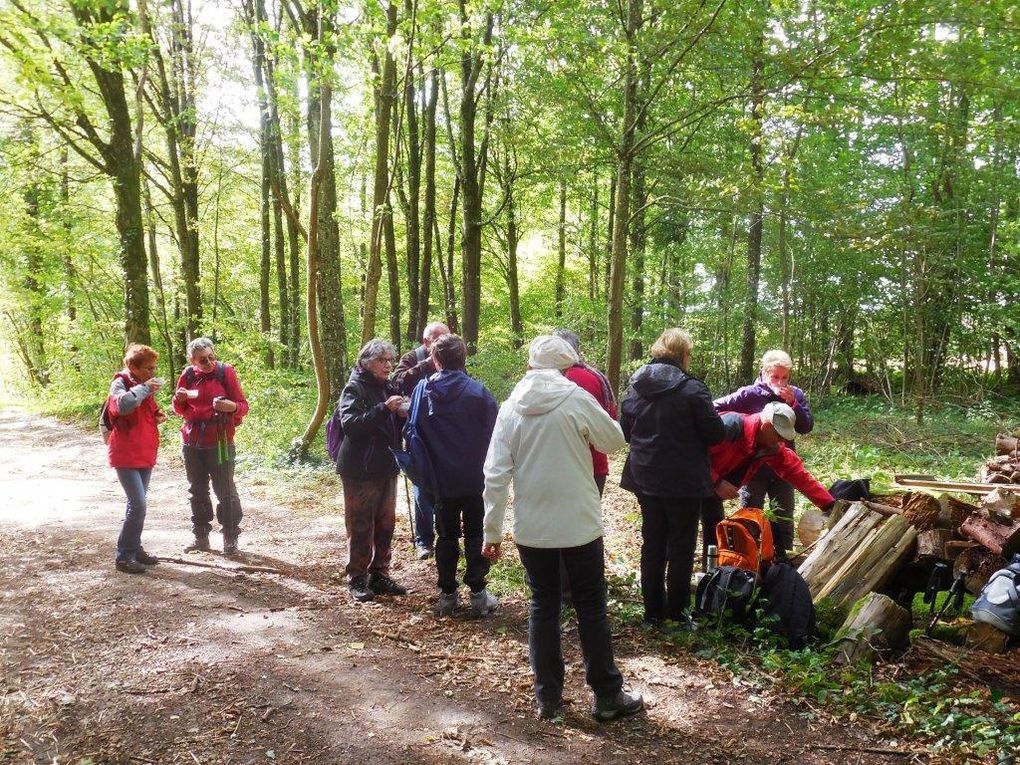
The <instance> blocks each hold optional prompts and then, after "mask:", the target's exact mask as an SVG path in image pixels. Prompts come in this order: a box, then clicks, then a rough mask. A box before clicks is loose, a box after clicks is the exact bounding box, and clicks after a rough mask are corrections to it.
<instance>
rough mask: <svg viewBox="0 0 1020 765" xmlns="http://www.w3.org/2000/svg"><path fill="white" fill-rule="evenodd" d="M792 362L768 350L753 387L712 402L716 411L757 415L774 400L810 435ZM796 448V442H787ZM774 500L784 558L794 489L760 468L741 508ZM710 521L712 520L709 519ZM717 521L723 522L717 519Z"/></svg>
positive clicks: (778, 543)
mask: <svg viewBox="0 0 1020 765" xmlns="http://www.w3.org/2000/svg"><path fill="white" fill-rule="evenodd" d="M792 369H793V359H791V358H790V356H789V354H787V353H786V352H785V351H778V350H777V351H768V352H767V353H766V354H765V355H764V356H762V359H761V377H759V378H758V379H757V380H755V381H754V382H753V383H751V384H750V385H745V386H744V387H743V388H738V389H737V390H735V391H734V392H733V393H730V394H729V395H728V396H723V397H722V398H717V399H716V400H715V401H713V402H712V403H713V404H714V406H715V409H716V411H717V412H739V413H740V414H758V413H759V412H761V410H762V409H764V408H765V405H766V404H770V403H772V402H773V401H776V402H779V403H783V404H787V405H788V406H789V407H791V408H792V409H793V413H794V415H795V417H796V419H795V421H794V430H796V431H797V432H798V433H800V434H801V435H807V434H808V433H810V432H811V429H812V428H813V427H814V426H815V421H814V419H813V418H812V417H811V409H810V407H808V402H807V397H806V396H805V395H804V391H802V390H801V389H800V388H798V387H797V386H795V385H790V371H791V370H792ZM788 445H789V446H790V448H791V449H792V448H793V442H792V441H790V442H789V443H788ZM766 497H768V498H769V500H770V501H771V506H772V507H771V510H772V515H773V516H774V520H772V538H773V541H774V543H775V546H776V556H777V557H779V558H783V557H785V556H786V553H787V552H788V551H789V550H790V548H791V547H793V510H794V490H793V486H791V485H790V484H789V483H787V482H786V481H784V480H783V479H781V478H780V477H779V476H777V475H776V474H775V472H774V471H773V470H772V469H771V468H769V467H763V468H761V469H760V470H759V471H758V472H757V473H756V474H755V476H754V478H753V479H752V480H751V482H750V483H748V484H747V485H746V486H743V487H741V489H740V505H741V507H760V508H763V509H764V507H765V498H766ZM707 520H708V521H710V520H712V519H707ZM715 520H717V521H718V520H721V518H717V519H715Z"/></svg>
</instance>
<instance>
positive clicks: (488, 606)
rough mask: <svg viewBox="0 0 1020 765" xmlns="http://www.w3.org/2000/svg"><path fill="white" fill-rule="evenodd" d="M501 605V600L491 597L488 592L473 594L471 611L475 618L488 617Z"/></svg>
mask: <svg viewBox="0 0 1020 765" xmlns="http://www.w3.org/2000/svg"><path fill="white" fill-rule="evenodd" d="M498 605H499V598H497V597H496V596H495V595H490V594H489V591H488V590H482V591H481V592H472V593H471V610H472V611H473V612H474V615H475V616H488V615H489V614H491V613H492V612H493V611H495V610H496V606H498Z"/></svg>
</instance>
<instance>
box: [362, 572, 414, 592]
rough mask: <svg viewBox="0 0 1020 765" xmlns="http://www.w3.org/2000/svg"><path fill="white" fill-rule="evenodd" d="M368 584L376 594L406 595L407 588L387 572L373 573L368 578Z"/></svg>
mask: <svg viewBox="0 0 1020 765" xmlns="http://www.w3.org/2000/svg"><path fill="white" fill-rule="evenodd" d="M368 586H369V587H371V588H372V592H374V593H375V594H376V595H406V594H407V588H406V587H402V586H400V585H399V584H397V583H396V582H394V581H393V580H392V579H390V578H389V577H388V576H386V575H385V574H372V576H370V577H369V578H368Z"/></svg>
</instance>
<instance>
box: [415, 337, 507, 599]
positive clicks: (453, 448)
mask: <svg viewBox="0 0 1020 765" xmlns="http://www.w3.org/2000/svg"><path fill="white" fill-rule="evenodd" d="M429 350H430V355H431V357H432V360H433V362H434V363H435V365H436V369H437V370H438V371H437V372H436V373H435V374H433V375H432V376H431V377H429V378H428V379H426V380H422V381H421V382H420V383H418V386H419V388H422V387H423V390H422V391H421V394H422V399H421V403H420V404H419V406H418V418H417V420H416V425H417V427H418V432H419V433H420V434H421V438H422V440H423V441H424V442H425V445H426V447H427V448H428V453H429V459H430V461H431V463H432V470H433V473H434V478H435V489H436V494H437V495H438V501H437V502H436V528H437V531H438V532H439V540H438V542H437V543H436V569H437V571H438V574H439V589H440V594H439V605H438V607H437V609H436V610H437V613H438V614H439V615H440V616H450V615H452V614H453V613H454V611H456V610H457V606H458V604H459V597H458V595H457V560H458V558H459V557H460V547H459V539H460V536H461V524H462V523H463V536H464V558H465V562H466V564H467V567H466V570H465V572H464V583H465V584H466V585H468V587H470V588H471V610H472V611H473V612H474V613H475V615H476V616H485V615H486V614H488V613H490V612H491V611H492V610H493V609H494V608H495V607H496V605H497V604H498V601H497V600H496V598H495V597H493V596H492V595H490V594H489V592H488V591H487V590H486V589H485V577H486V575H487V574H488V573H489V561H488V560H486V559H485V558H484V557H482V518H483V517H484V515H485V508H484V505H483V504H482V490H483V489H484V488H485V478H484V476H483V474H482V466H483V465H484V463H485V454H486V452H487V451H488V448H489V439H490V438H491V436H492V428H493V426H494V425H495V424H496V414H497V412H498V407H497V406H496V400H495V399H494V398H493V397H492V394H491V393H489V391H488V390H486V389H485V386H484V385H482V384H481V383H480V382H478V381H477V380H474V379H472V378H471V377H470V376H469V375H468V374H467V372H465V371H464V362H465V360H466V358H467V347H466V346H465V345H464V341H463V340H462V339H461V338H460V337H458V336H457V335H449V334H448V335H443V336H442V337H440V338H438V339H436V340H435V341H433V343H432V346H431V348H430V349H429ZM415 393H418V391H417V390H416V391H415Z"/></svg>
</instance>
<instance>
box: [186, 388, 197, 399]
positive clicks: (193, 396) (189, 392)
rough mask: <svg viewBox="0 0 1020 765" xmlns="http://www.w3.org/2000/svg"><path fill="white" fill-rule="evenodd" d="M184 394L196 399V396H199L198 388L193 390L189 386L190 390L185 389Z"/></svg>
mask: <svg viewBox="0 0 1020 765" xmlns="http://www.w3.org/2000/svg"><path fill="white" fill-rule="evenodd" d="M184 395H186V396H187V397H188V398H190V399H196V398H198V391H197V390H191V389H190V388H189V389H188V390H186V391H184Z"/></svg>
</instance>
